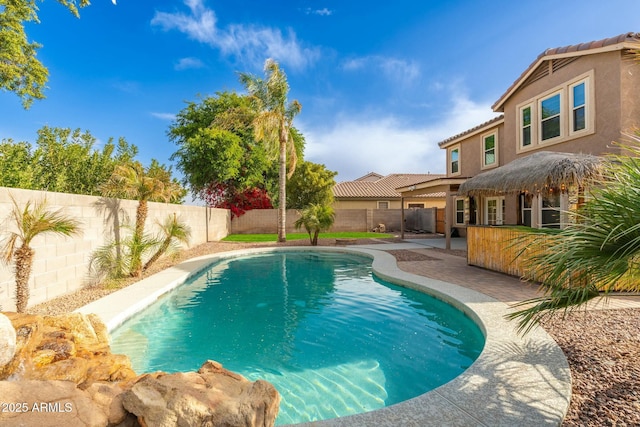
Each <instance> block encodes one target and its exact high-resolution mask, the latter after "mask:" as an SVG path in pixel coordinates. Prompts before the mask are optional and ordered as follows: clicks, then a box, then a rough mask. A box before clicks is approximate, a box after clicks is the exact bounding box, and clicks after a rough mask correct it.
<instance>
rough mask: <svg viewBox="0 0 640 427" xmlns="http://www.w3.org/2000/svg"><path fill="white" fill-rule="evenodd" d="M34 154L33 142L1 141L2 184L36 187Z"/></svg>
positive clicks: (0, 167) (0, 175) (0, 177)
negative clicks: (32, 150) (32, 151)
mask: <svg viewBox="0 0 640 427" xmlns="http://www.w3.org/2000/svg"><path fill="white" fill-rule="evenodd" d="M32 165H33V155H32V153H31V144H29V143H27V142H13V141H12V140H11V139H9V140H3V141H2V143H0V186H1V187H14V188H26V189H33V188H34V172H33V167H32Z"/></svg>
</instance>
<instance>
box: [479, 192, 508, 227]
mask: <svg viewBox="0 0 640 427" xmlns="http://www.w3.org/2000/svg"><path fill="white" fill-rule="evenodd" d="M504 211H505V202H504V197H487V198H486V199H485V202H484V218H485V224H486V225H502V224H503V223H504Z"/></svg>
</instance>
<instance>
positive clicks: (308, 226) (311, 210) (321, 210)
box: [294, 204, 335, 246]
mask: <svg viewBox="0 0 640 427" xmlns="http://www.w3.org/2000/svg"><path fill="white" fill-rule="evenodd" d="M334 220H335V212H334V211H333V208H332V207H331V206H327V205H315V204H314V205H310V206H307V207H306V208H304V209H303V210H302V211H301V212H300V218H298V219H297V220H296V222H295V224H294V225H295V227H296V228H297V229H300V228H302V227H304V229H305V230H307V233H309V242H311V245H312V246H317V245H318V234H320V232H322V231H327V230H328V229H330V228H331V226H332V225H333V222H334Z"/></svg>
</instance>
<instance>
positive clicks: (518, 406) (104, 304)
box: [77, 242, 571, 427]
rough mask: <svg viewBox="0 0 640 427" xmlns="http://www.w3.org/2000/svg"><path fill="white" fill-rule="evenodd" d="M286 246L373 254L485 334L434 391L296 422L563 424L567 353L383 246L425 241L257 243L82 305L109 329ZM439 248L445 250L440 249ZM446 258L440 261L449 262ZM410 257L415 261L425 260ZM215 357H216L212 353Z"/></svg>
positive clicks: (405, 282)
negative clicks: (221, 263) (210, 272)
mask: <svg viewBox="0 0 640 427" xmlns="http://www.w3.org/2000/svg"><path fill="white" fill-rule="evenodd" d="M396 245H397V247H396ZM371 246H374V247H373V248H372V247H371ZM281 250H284V251H308V250H313V251H316V250H326V251H334V252H335V251H338V252H349V253H356V254H362V255H365V256H368V257H370V258H372V259H373V269H374V271H375V273H376V275H377V276H379V277H380V278H382V279H385V280H388V281H390V282H393V283H395V284H399V285H402V286H407V287H410V288H414V289H417V290H421V291H424V292H427V293H429V294H431V295H433V296H435V297H437V298H440V299H442V300H444V301H446V302H448V303H450V304H452V305H454V306H456V307H458V308H459V309H460V310H462V311H464V312H465V313H467V315H468V316H469V317H471V318H472V319H473V320H475V321H476V323H478V325H479V326H480V327H481V329H482V330H483V332H484V334H485V337H486V342H485V347H484V349H483V351H482V353H481V355H480V356H479V357H478V359H477V360H476V361H475V362H474V363H473V364H472V366H471V367H470V368H469V369H467V370H466V371H465V372H464V373H463V374H461V375H460V376H458V377H457V378H455V379H454V380H452V381H450V382H448V383H446V384H444V385H442V386H440V387H438V388H437V389H435V390H433V391H431V392H428V393H425V394H423V395H420V396H418V397H416V398H413V399H410V400H408V401H405V402H401V403H398V404H396V405H392V406H389V407H386V408H383V409H380V410H376V411H372V412H367V413H363V414H357V415H351V416H347V417H341V418H334V419H330V420H324V421H317V422H311V423H305V424H299V426H317V427H329V426H331V427H333V426H336V427H337V426H345V427H355V426H357V427H365V426H377V427H378V426H379V427H386V426H389V427H392V426H393V427H397V426H415V427H424V426H430V425H434V426H442V425H450V426H499V425H504V426H519V425H522V426H531V425H536V426H538V425H560V424H561V422H562V419H563V418H564V415H565V413H566V411H567V409H568V406H569V401H570V396H571V376H570V370H569V366H568V363H567V361H566V358H565V356H564V354H563V352H562V350H561V349H560V348H559V347H558V346H557V345H556V343H555V341H553V339H552V338H551V337H550V336H549V335H548V334H547V333H546V332H545V331H544V330H543V329H541V328H536V329H534V330H533V331H532V332H531V333H529V334H528V335H526V336H524V337H521V336H519V335H518V334H517V333H516V331H515V329H514V323H511V322H507V321H506V320H505V319H504V315H505V314H506V313H507V312H508V308H509V306H508V304H506V303H505V302H502V301H499V300H497V299H496V298H493V297H491V296H489V295H486V294H484V293H481V292H478V291H477V290H474V289H470V288H468V287H465V286H464V285H463V286H460V285H458V284H454V283H452V282H450V281H445V280H439V279H437V278H432V277H426V276H425V275H419V274H415V273H414V272H411V271H407V267H411V265H409V263H411V262H401V263H396V259H395V258H394V257H393V256H392V255H390V254H388V253H386V252H385V250H411V251H416V252H420V251H429V249H425V245H420V244H417V243H413V242H411V243H399V244H381V245H367V246H364V247H359V246H350V247H343V248H334V247H284V248H260V249H245V250H238V251H231V252H226V253H216V254H212V255H207V256H204V257H199V258H194V259H191V260H189V261H186V262H183V263H181V264H179V265H176V266H174V267H171V268H169V269H167V270H164V271H163V272H160V273H158V274H155V275H153V276H150V277H148V278H146V279H144V280H142V281H140V282H138V283H135V284H133V285H131V286H129V287H127V288H124V289H122V290H120V291H118V292H116V293H113V294H111V295H108V296H106V297H104V298H102V299H101V300H98V301H95V302H93V303H91V304H89V305H87V306H84V307H82V308H80V309H79V310H77V311H79V312H82V313H96V314H98V315H99V316H100V318H101V319H102V320H103V321H104V322H105V323H106V325H107V327H108V328H109V330H110V331H111V330H113V329H115V328H116V327H117V326H119V325H120V324H121V323H123V322H124V321H125V320H126V319H127V318H128V317H130V316H132V315H133V314H135V313H136V312H138V311H140V310H142V309H144V308H145V307H146V306H148V305H149V304H151V303H153V302H154V301H155V300H156V299H158V298H160V297H161V296H162V295H163V294H165V293H166V292H169V291H170V290H171V289H173V288H174V287H176V286H178V285H180V284H181V283H183V282H184V281H185V280H186V278H187V277H188V276H189V275H191V274H194V273H195V272H197V271H200V270H202V269H203V268H205V267H206V266H207V265H208V264H210V263H211V262H214V261H216V260H218V259H221V258H227V257H237V256H243V255H247V254H252V253H260V252H269V251H281ZM435 256H436V257H437V256H440V253H437V255H435ZM458 258H460V257H458ZM462 260H464V259H462ZM444 261H445V262H444V263H441V264H440V267H442V266H443V265H444V264H445V263H446V262H447V261H446V260H444ZM449 261H451V260H449ZM399 264H400V266H399ZM412 264H415V266H414V267H415V268H418V267H419V265H420V264H424V262H413V263H412ZM400 267H402V269H401V268H400ZM471 268H473V267H471ZM439 269H440V270H441V269H442V268H439ZM476 270H477V272H483V271H484V270H480V269H476ZM478 274H481V273H478ZM505 277H506V276H505ZM511 279H513V278H511ZM513 280H517V279H513ZM212 357H213V358H215V356H212Z"/></svg>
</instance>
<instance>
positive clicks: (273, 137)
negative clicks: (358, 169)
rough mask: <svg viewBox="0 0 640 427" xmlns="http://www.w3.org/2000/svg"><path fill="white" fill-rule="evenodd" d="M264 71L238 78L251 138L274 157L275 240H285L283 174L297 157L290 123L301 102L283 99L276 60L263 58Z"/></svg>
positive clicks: (283, 83)
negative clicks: (250, 111) (246, 99)
mask: <svg viewBox="0 0 640 427" xmlns="http://www.w3.org/2000/svg"><path fill="white" fill-rule="evenodd" d="M264 71H265V74H266V78H265V79H264V80H263V79H261V78H259V77H256V76H253V75H251V74H246V73H240V81H241V82H242V84H243V85H244V86H245V88H246V89H247V91H248V92H249V95H250V97H251V100H252V102H253V104H254V107H255V109H256V112H257V115H256V117H255V118H254V120H253V130H254V135H255V138H256V140H258V141H262V142H263V143H264V144H265V146H266V148H267V152H268V153H269V154H271V156H272V157H274V158H276V157H277V158H278V166H279V170H278V199H279V206H278V213H279V215H278V241H279V242H285V241H286V240H287V235H286V230H285V226H286V209H287V208H286V200H287V197H286V196H287V193H286V186H287V178H290V177H291V175H293V172H294V170H295V165H296V161H297V158H296V149H295V145H294V142H293V134H292V124H293V119H294V117H295V116H296V115H298V114H299V113H300V110H301V109H302V105H301V104H300V103H299V102H298V101H297V100H294V101H291V102H287V95H288V93H289V83H288V82H287V76H286V74H285V73H284V71H283V70H281V69H280V66H279V65H278V63H277V62H276V61H274V60H273V59H267V60H266V62H265V64H264ZM287 155H289V162H288V165H289V172H288V173H287Z"/></svg>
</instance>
